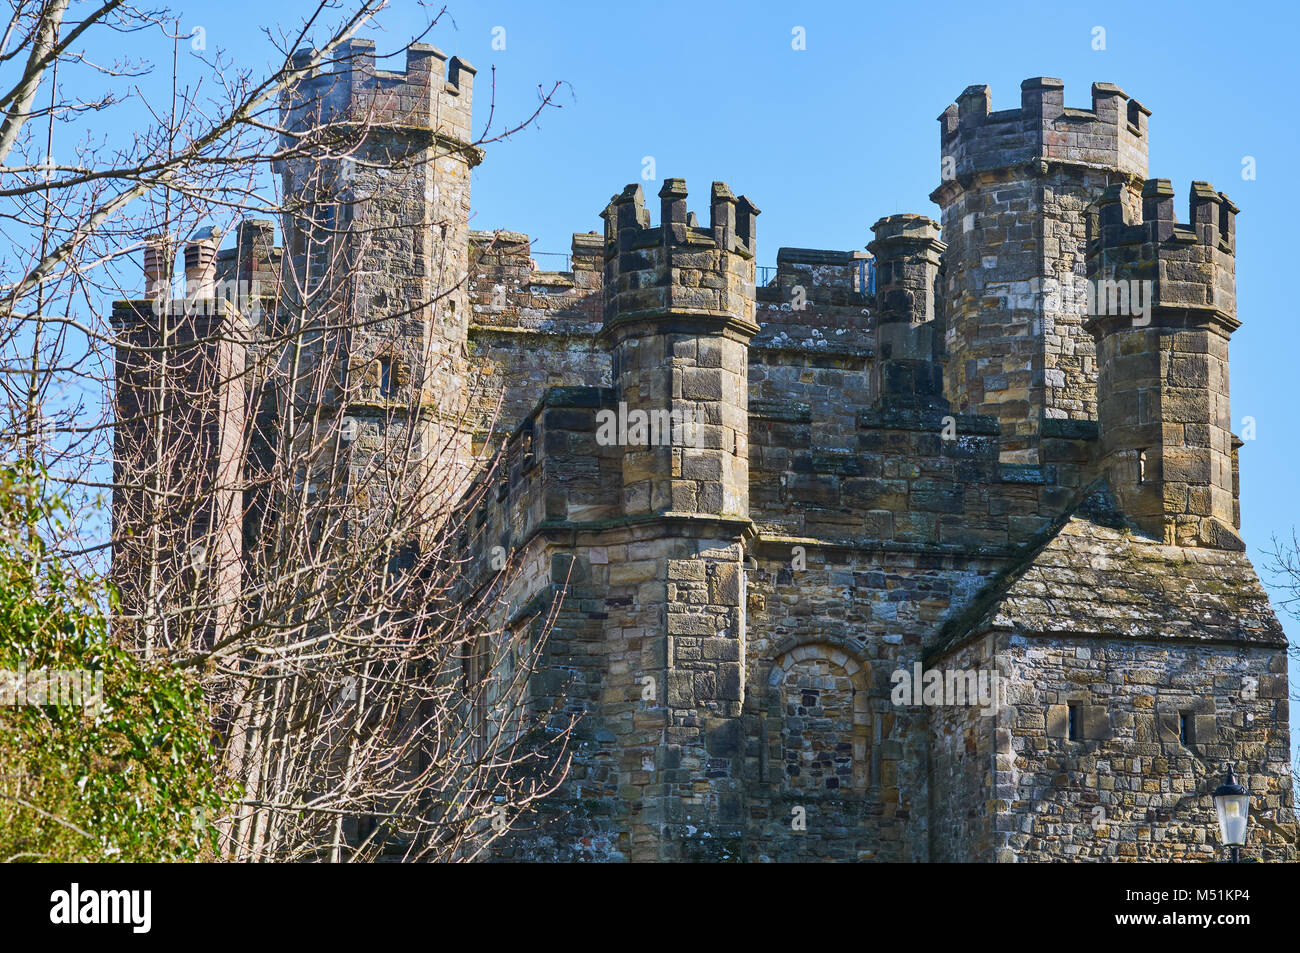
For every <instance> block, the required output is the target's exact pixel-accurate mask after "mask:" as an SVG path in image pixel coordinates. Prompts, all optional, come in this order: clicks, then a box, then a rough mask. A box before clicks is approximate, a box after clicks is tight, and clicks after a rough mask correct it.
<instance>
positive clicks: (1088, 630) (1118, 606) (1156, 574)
mask: <svg viewBox="0 0 1300 953" xmlns="http://www.w3.org/2000/svg"><path fill="white" fill-rule="evenodd" d="M1044 535H1045V540H1044V541H1043V542H1042V543H1040V544H1039V545H1038V546H1036V547H1034V548H1033V550H1032V552H1031V553H1030V555H1029V556H1028V557H1027V558H1026V559H1025V560H1023V561H1022V562H1020V563H1019V564H1017V565H1016V566H1013V567H1011V568H1010V569H1009V570H1007V571H1006V572H1004V573H1002V574H1001V575H1000V576H999V577H998V578H996V579H995V580H994V581H993V582H992V583H990V585H989V586H988V587H987V588H986V589H985V590H984V592H982V593H981V594H980V595H979V596H978V597H977V598H976V599H975V601H974V603H972V605H971V606H970V607H969V608H968V609H967V610H966V611H965V612H963V613H962V614H961V615H959V616H957V617H955V618H953V619H951V620H950V621H949V622H948V624H947V625H945V626H944V627H943V629H942V630H941V631H940V632H939V635H938V637H937V638H936V640H935V642H934V644H933V645H932V646H931V648H930V649H929V651H927V652H926V655H927V656H928V657H934V656H935V655H938V654H941V653H943V652H946V651H948V650H950V649H952V648H955V647H956V646H957V645H958V644H960V643H962V642H965V641H966V640H967V639H969V638H971V637H974V636H977V635H980V634H983V633H984V632H987V631H989V630H992V629H996V630H1006V631H1015V632H1017V633H1020V634H1023V635H1098V636H1104V637H1107V638H1119V639H1132V640H1150V639H1180V640H1188V641H1205V642H1240V643H1249V644H1260V645H1276V646H1285V645H1286V636H1285V635H1284V633H1283V631H1282V626H1281V624H1280V623H1279V622H1278V620H1277V616H1276V615H1275V614H1274V612H1273V608H1272V606H1271V605H1270V604H1269V601H1268V595H1267V594H1266V593H1265V591H1264V587H1263V586H1262V585H1261V584H1260V581H1259V577H1258V576H1257V575H1256V574H1255V570H1254V568H1253V567H1252V566H1251V564H1250V559H1249V558H1248V557H1247V555H1246V554H1245V553H1241V552H1232V551H1228V550H1218V549H1206V548H1198V547H1188V546H1166V545H1164V544H1162V543H1157V542H1155V541H1152V540H1150V539H1148V538H1147V537H1145V536H1141V535H1138V534H1135V533H1133V532H1132V531H1131V530H1130V528H1129V527H1128V526H1127V525H1126V524H1125V523H1124V521H1123V518H1122V516H1120V514H1119V513H1118V511H1117V509H1116V507H1115V504H1114V500H1113V498H1112V497H1111V495H1110V493H1109V491H1108V490H1107V489H1106V487H1105V484H1104V483H1099V484H1096V485H1094V487H1092V488H1090V490H1089V492H1088V493H1086V494H1085V495H1084V498H1083V501H1082V502H1081V503H1080V504H1079V506H1078V507H1076V508H1075V509H1074V510H1073V511H1072V512H1070V513H1069V514H1068V515H1067V516H1066V517H1065V518H1064V519H1063V520H1061V521H1060V522H1058V523H1056V524H1054V525H1053V527H1052V528H1051V529H1050V530H1049V531H1048V532H1047V533H1046V534H1044Z"/></svg>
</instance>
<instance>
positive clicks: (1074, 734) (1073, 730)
mask: <svg viewBox="0 0 1300 953" xmlns="http://www.w3.org/2000/svg"><path fill="white" fill-rule="evenodd" d="M1066 737H1068V738H1069V739H1070V740H1071V741H1078V740H1079V706H1078V705H1071V706H1070V718H1069V728H1068V732H1067V735H1066Z"/></svg>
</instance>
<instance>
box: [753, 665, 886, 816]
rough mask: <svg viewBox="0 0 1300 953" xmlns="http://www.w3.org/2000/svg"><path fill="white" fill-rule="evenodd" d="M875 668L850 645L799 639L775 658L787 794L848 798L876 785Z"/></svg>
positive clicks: (778, 742) (772, 683)
mask: <svg viewBox="0 0 1300 953" xmlns="http://www.w3.org/2000/svg"><path fill="white" fill-rule="evenodd" d="M870 685H871V669H870V666H869V665H868V664H867V663H866V662H865V661H863V660H862V659H859V658H857V657H856V656H855V655H854V654H852V653H851V652H850V651H849V649H848V647H847V646H844V647H841V646H837V645H833V644H828V643H826V642H809V643H803V644H796V645H793V646H791V647H789V648H787V649H786V651H784V652H783V653H782V654H781V655H779V656H777V658H776V659H775V660H774V661H773V663H772V668H771V672H770V673H769V675H768V712H769V713H770V714H771V715H775V717H776V721H777V723H778V724H777V726H776V730H775V731H772V732H770V733H769V735H768V746H769V762H770V764H771V765H772V768H773V771H774V772H775V773H777V774H779V776H780V787H781V789H782V791H783V792H784V793H786V794H797V795H800V796H814V795H816V796H829V797H836V796H841V797H842V796H847V795H851V794H861V793H863V792H865V791H866V789H867V788H868V787H869V785H870V783H871V751H870V744H871V709H870V706H869V694H868V689H869V686H870Z"/></svg>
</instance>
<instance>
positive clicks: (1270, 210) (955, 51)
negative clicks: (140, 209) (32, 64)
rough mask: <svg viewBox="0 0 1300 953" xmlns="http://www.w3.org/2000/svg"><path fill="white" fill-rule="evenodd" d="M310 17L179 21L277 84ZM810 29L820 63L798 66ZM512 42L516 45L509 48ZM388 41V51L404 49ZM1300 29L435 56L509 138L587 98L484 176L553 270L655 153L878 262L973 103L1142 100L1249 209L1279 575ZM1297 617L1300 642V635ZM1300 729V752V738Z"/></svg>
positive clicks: (1165, 16)
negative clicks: (534, 117) (947, 134)
mask: <svg viewBox="0 0 1300 953" xmlns="http://www.w3.org/2000/svg"><path fill="white" fill-rule="evenodd" d="M308 7H309V4H306V3H303V2H300V0H281V2H278V3H275V4H267V3H265V2H252V0H229V2H222V3H214V2H197V0H195V2H190V3H186V2H184V0H181V2H180V3H178V4H177V6H176V9H177V10H178V12H180V13H181V15H182V22H183V23H185V24H187V25H202V26H204V28H205V29H206V30H207V38H208V43H209V45H210V46H213V45H219V46H221V47H224V48H226V49H228V50H229V51H230V52H231V53H232V54H233V55H234V56H235V57H236V59H237V60H238V61H240V62H241V63H243V64H244V65H248V66H254V65H257V64H260V63H263V62H265V61H266V58H267V50H268V47H267V45H266V41H265V39H264V38H263V37H262V36H261V34H260V33H259V31H258V29H257V28H258V27H259V26H270V25H273V24H274V23H275V22H279V23H282V24H285V25H288V24H289V23H290V21H291V20H292V18H293V17H295V16H298V15H301V14H302V13H303V12H304V11H305V10H306V9H307V8H308ZM434 9H436V5H435V7H434ZM425 16H426V13H425V10H424V9H423V8H421V7H419V6H418V5H417V4H416V3H415V2H414V0H395V9H393V10H392V11H389V13H388V14H387V15H386V16H385V17H384V19H383V21H382V22H383V23H384V25H385V26H386V28H387V36H388V38H389V40H390V42H389V47H390V48H391V47H392V46H393V45H399V44H400V41H401V39H402V38H404V37H405V36H407V35H408V34H409V33H410V32H411V31H412V30H414V29H418V28H419V26H420V24H422V23H423V22H424V19H425ZM272 18H273V19H272ZM796 26H800V27H803V28H804V30H805V33H806V46H807V48H806V49H805V50H801V51H796V50H793V49H792V48H791V39H792V32H791V31H792V29H793V28H794V27H796ZM1098 26H1100V27H1103V28H1104V29H1105V31H1106V34H1105V37H1106V44H1105V45H1106V48H1105V50H1101V51H1099V50H1094V49H1093V36H1094V32H1093V31H1094V28H1095V27H1098ZM495 27H503V28H504V31H505V34H504V35H505V49H504V50H494V49H493V37H494V28H495ZM371 35H374V36H375V37H376V39H377V40H378V41H379V45H380V49H381V51H382V50H383V48H384V45H385V34H383V33H372V34H371ZM496 35H498V36H499V35H500V33H499V31H498V32H497V34H496ZM1297 35H1300V16H1298V15H1297V5H1296V4H1294V3H1284V2H1278V3H1272V4H1267V3H1265V4H1261V3H1255V4H1250V5H1245V4H1225V3H1222V2H1215V3H1210V2H1204V0H1192V2H1186V3H1156V2H1151V3H1140V4H1135V3H1131V2H1129V3H1096V2H1089V3H1084V4H1077V3H1076V4H1069V5H1068V6H1067V5H1062V4H1054V3H1044V2H1042V0H1038V2H1027V3H1008V4H1003V5H999V4H997V3H981V4H971V3H963V2H926V3H921V2H916V3H910V4H906V3H905V4H893V3H890V4H885V3H853V2H846V3H816V2H808V3H802V4H791V3H788V2H748V3H703V2H691V3H686V2H673V0H657V2H654V3H635V2H632V3H611V2H608V0H606V2H599V3H597V2H586V3H539V2H537V0H525V2H505V0H501V2H496V0H480V2H472V3H471V2H460V3H458V2H453V3H451V5H450V6H449V7H448V11H447V15H446V17H445V18H444V19H443V21H442V23H441V25H440V26H439V27H438V28H437V29H436V30H435V32H434V34H433V35H432V36H431V37H430V38H429V40H430V42H433V43H435V44H436V45H437V46H439V47H441V48H442V49H443V50H444V51H446V52H447V53H449V54H456V55H459V56H461V57H463V58H465V59H467V60H469V61H470V62H471V63H473V64H474V65H475V66H476V67H478V69H479V73H478V83H477V90H476V99H477V102H476V108H475V117H476V122H477V124H478V125H480V126H481V124H482V123H483V121H484V120H485V119H486V116H487V108H486V106H487V101H488V99H487V97H488V85H489V78H490V74H491V69H490V68H491V67H493V66H495V67H496V82H497V116H498V118H499V119H500V120H502V121H503V122H505V123H513V122H515V121H518V120H519V119H521V118H522V117H524V116H526V115H527V114H529V113H530V112H531V111H532V109H533V108H534V106H535V104H536V102H537V88H538V85H539V84H541V85H543V86H545V87H546V88H548V89H549V88H550V86H551V84H552V83H553V82H554V81H556V80H562V81H564V82H565V83H566V84H567V87H566V89H565V90H563V91H562V92H561V94H560V98H559V102H560V104H561V105H562V107H563V108H561V109H558V110H551V111H548V112H547V113H546V114H545V115H544V116H543V117H542V118H541V120H540V121H539V122H538V123H537V124H536V125H535V126H534V127H531V128H529V129H527V130H525V131H524V132H522V133H520V134H518V135H517V136H515V137H514V138H512V139H511V140H510V141H509V142H504V143H498V144H495V145H493V146H491V147H490V148H489V150H488V154H487V159H486V161H485V162H484V163H483V165H482V166H480V167H479V169H478V170H477V172H476V173H475V179H474V182H473V199H474V207H475V217H474V220H473V227H475V228H509V229H514V230H518V231H523V232H527V233H529V234H530V235H532V236H533V237H534V238H536V239H537V241H536V244H535V246H534V247H535V249H537V250H538V251H548V252H566V251H568V248H569V236H570V233H572V232H574V231H586V230H589V229H594V228H598V227H599V226H600V220H599V218H598V217H597V216H598V213H599V211H600V209H601V208H602V207H603V206H604V204H605V202H606V201H608V199H609V197H610V196H611V195H612V194H614V193H615V192H617V191H618V190H619V189H620V188H621V187H622V186H623V185H625V184H626V183H628V182H633V181H637V180H638V179H639V177H640V173H641V162H642V158H643V157H644V156H647V155H651V156H654V157H655V160H656V164H657V172H658V177H659V179H660V180H662V179H663V178H664V177H666V176H684V177H685V178H686V179H687V185H688V186H689V187H690V188H691V190H692V196H693V197H692V201H691V207H692V208H693V209H696V210H703V209H704V208H705V202H706V199H707V192H708V187H709V183H710V182H711V181H712V180H713V179H721V180H724V181H726V182H727V183H729V184H730V185H731V186H732V188H733V189H734V190H735V191H736V192H738V193H739V192H743V193H745V194H747V195H748V196H749V197H750V198H751V199H753V201H754V202H755V203H756V204H757V205H758V206H759V208H761V209H762V210H763V214H762V216H761V217H760V219H759V262H760V264H769V265H770V264H773V263H774V262H775V258H776V249H777V248H778V247H779V246H781V245H794V246H809V247H820V248H840V249H848V248H861V247H863V246H864V245H865V244H866V242H867V241H868V239H869V238H870V231H869V229H870V226H871V224H872V223H873V222H874V221H875V220H876V219H877V218H879V217H880V216H881V215H887V214H891V213H894V212H904V211H906V212H921V213H926V214H930V215H934V216H936V217H937V215H938V209H937V207H936V206H934V205H932V204H931V203H930V201H929V200H928V198H927V196H928V195H929V193H930V191H931V189H933V188H934V186H935V185H937V184H938V181H939V145H938V137H939V130H938V123H937V122H936V121H935V117H937V116H938V115H939V113H940V112H941V111H942V110H943V109H944V108H945V107H946V106H947V105H948V104H949V103H951V102H953V101H954V99H955V97H956V96H957V94H958V93H960V92H961V90H962V89H963V88H965V87H966V86H968V85H970V84H973V83H987V84H989V86H990V87H991V88H992V93H993V108H994V109H1006V108H1011V107H1015V106H1017V105H1019V96H1020V82H1021V80H1023V79H1025V78H1026V77H1029V76H1039V75H1047V76H1057V77H1060V78H1061V79H1062V80H1064V82H1065V102H1066V105H1067V106H1078V107H1087V106H1089V105H1090V98H1089V86H1090V84H1091V83H1092V82H1094V81H1107V82H1113V83H1116V84H1118V85H1119V86H1120V87H1121V88H1123V89H1124V90H1125V92H1127V93H1128V94H1129V95H1130V96H1132V97H1134V98H1136V99H1138V100H1140V101H1141V102H1142V103H1143V104H1145V105H1146V106H1147V107H1148V108H1149V109H1151V110H1152V116H1151V119H1150V132H1151V174H1152V175H1153V176H1158V177H1161V178H1168V179H1171V180H1173V184H1174V188H1175V189H1176V191H1177V193H1178V199H1177V208H1178V213H1179V216H1180V218H1182V219H1185V217H1186V208H1187V206H1186V201H1187V190H1188V185H1189V183H1190V182H1191V180H1193V179H1206V180H1209V181H1210V182H1212V183H1213V184H1214V185H1215V187H1216V188H1218V189H1220V190H1222V191H1225V192H1227V193H1228V194H1229V195H1230V196H1231V197H1232V199H1233V200H1234V201H1235V202H1236V203H1237V204H1238V205H1239V206H1240V207H1241V214H1240V216H1239V217H1238V221H1237V228H1238V244H1237V255H1238V270H1237V278H1238V289H1239V294H1238V304H1239V316H1240V317H1241V319H1242V320H1243V322H1244V326H1243V327H1242V329H1241V330H1240V331H1238V332H1237V334H1236V336H1235V337H1234V339H1233V344H1232V407H1233V418H1234V424H1235V429H1236V430H1237V431H1238V432H1240V431H1241V420H1242V418H1243V417H1244V416H1247V415H1249V416H1253V417H1254V418H1255V421H1256V434H1257V439H1256V440H1254V441H1252V442H1250V443H1247V444H1246V446H1245V447H1244V448H1243V449H1242V452H1241V468H1242V519H1243V532H1244V534H1245V537H1246V540H1247V543H1248V544H1249V546H1250V549H1251V555H1252V557H1254V558H1255V560H1256V564H1257V565H1258V564H1260V563H1261V562H1262V557H1261V556H1260V554H1259V552H1258V550H1259V549H1261V548H1262V547H1264V546H1266V545H1267V544H1268V542H1269V537H1270V535H1271V534H1272V533H1274V532H1277V533H1279V534H1289V532H1290V529H1291V527H1292V526H1293V525H1298V524H1300V495H1298V494H1297V492H1296V489H1295V488H1296V483H1297V480H1296V470H1297V464H1298V463H1300V414H1298V413H1297V400H1296V393H1297V391H1296V385H1297V383H1300V371H1297V369H1296V367H1295V363H1296V356H1297V354H1300V316H1298V315H1297V313H1296V311H1297V309H1296V305H1295V300H1296V298H1295V290H1296V288H1297V285H1296V272H1297V269H1296V267H1295V266H1294V264H1293V261H1294V260H1295V258H1296V252H1295V245H1294V244H1293V243H1294V242H1295V241H1296V240H1297V239H1296V235H1295V229H1294V227H1293V222H1294V221H1295V218H1294V215H1295V212H1294V205H1295V201H1294V195H1295V192H1294V188H1293V183H1294V181H1295V176H1296V172H1297V160H1298V159H1300V149H1298V148H1297V145H1298V139H1300V131H1298V126H1297V122H1296V119H1295V112H1296V109H1297V105H1296V101H1295V100H1296V96H1297V92H1296V90H1297V85H1298V84H1297V73H1298V72H1300V70H1298V69H1297V57H1296V53H1295V47H1294V43H1295V38H1296V36H1297ZM159 65H160V67H161V66H165V65H166V64H159ZM1244 156H1254V157H1255V160H1256V168H1257V178H1256V179H1255V180H1254V181H1243V178H1242V159H1243V157H1244ZM656 190H657V189H656ZM542 262H543V267H556V265H555V264H554V263H553V262H550V261H547V260H546V259H542ZM1284 621H1285V623H1286V625H1287V628H1288V631H1289V632H1290V633H1291V636H1292V638H1293V640H1294V639H1296V638H1297V637H1300V624H1297V623H1294V622H1292V621H1291V620H1289V619H1286V620H1284ZM1296 708H1297V709H1300V706H1296ZM1297 717H1298V718H1300V711H1298V712H1297ZM1292 733H1293V738H1295V739H1296V740H1298V741H1300V732H1297V731H1296V727H1295V725H1294V724H1293V729H1292Z"/></svg>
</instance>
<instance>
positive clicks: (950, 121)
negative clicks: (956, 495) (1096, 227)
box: [930, 76, 1149, 463]
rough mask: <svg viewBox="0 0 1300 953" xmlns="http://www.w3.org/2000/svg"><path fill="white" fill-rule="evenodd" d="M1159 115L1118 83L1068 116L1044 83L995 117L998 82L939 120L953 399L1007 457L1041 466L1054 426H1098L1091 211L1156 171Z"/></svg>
mask: <svg viewBox="0 0 1300 953" xmlns="http://www.w3.org/2000/svg"><path fill="white" fill-rule="evenodd" d="M1148 115H1149V111H1148V110H1147V109H1146V108H1145V107H1144V106H1142V105H1141V104H1140V103H1138V102H1137V101H1136V100H1132V99H1129V97H1128V96H1127V95H1126V94H1125V93H1124V92H1123V90H1121V89H1119V87H1117V86H1113V85H1111V84H1109V83H1094V84H1093V87H1092V108H1091V109H1072V108H1069V107H1067V106H1066V105H1065V91H1064V84H1063V83H1062V82H1061V81H1060V80H1059V79H1053V78H1051V77H1043V76H1040V77H1034V78H1032V79H1027V80H1025V81H1024V82H1023V83H1021V85H1020V106H1019V108H1017V109H1006V110H1001V111H998V112H993V111H991V97H990V94H989V88H988V87H987V86H970V87H968V88H967V89H966V90H965V91H964V92H962V94H961V95H960V96H959V97H958V98H957V102H956V103H955V104H954V105H952V106H949V107H948V108H947V109H946V110H945V111H944V112H943V114H942V115H941V116H940V117H939V123H940V128H941V133H940V143H941V149H942V156H941V176H942V179H943V181H942V182H941V184H940V185H939V187H938V188H937V189H935V190H934V192H933V193H931V196H930V197H931V199H933V200H934V201H935V202H937V203H938V204H939V206H940V207H941V208H942V209H943V214H942V223H943V236H944V241H945V242H946V243H947V246H948V248H947V251H946V253H945V255H944V264H945V273H946V275H945V279H944V285H943V288H942V293H943V296H944V299H945V303H946V307H945V319H946V324H947V328H946V335H947V341H946V343H947V352H948V355H949V361H948V366H947V374H946V376H947V387H948V396H949V398H950V399H951V401H952V404H953V408H954V409H955V410H958V411H960V412H969V413H980V414H991V415H994V416H996V417H997V418H998V420H999V422H1000V423H1001V426H1002V445H1001V456H1002V459H1003V461H1004V462H1008V463H1037V462H1040V446H1039V436H1040V432H1041V428H1042V421H1043V419H1044V418H1064V419H1070V420H1092V419H1095V418H1096V366H1095V360H1094V355H1093V343H1092V339H1091V338H1090V337H1089V335H1088V334H1087V333H1086V332H1085V331H1084V330H1083V321H1084V319H1085V317H1086V313H1085V310H1084V306H1083V301H1082V298H1081V296H1080V295H1078V294H1076V290H1077V288H1078V287H1079V286H1080V285H1081V284H1082V282H1083V279H1084V257H1085V251H1084V243H1085V241H1086V228H1085V223H1084V215H1083V211H1084V209H1085V208H1087V206H1088V205H1089V204H1090V203H1091V202H1092V201H1093V200H1094V199H1096V197H1097V196H1098V195H1100V194H1101V192H1102V191H1103V190H1104V189H1106V188H1107V187H1108V186H1111V185H1115V184H1118V183H1123V182H1128V181H1129V180H1130V179H1134V178H1137V177H1142V176H1145V175H1146V168H1147V116H1148Z"/></svg>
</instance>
